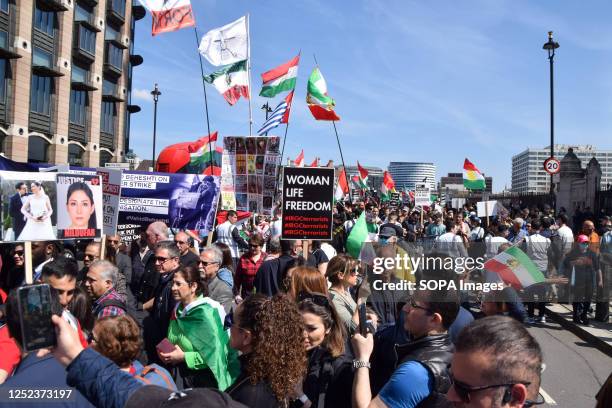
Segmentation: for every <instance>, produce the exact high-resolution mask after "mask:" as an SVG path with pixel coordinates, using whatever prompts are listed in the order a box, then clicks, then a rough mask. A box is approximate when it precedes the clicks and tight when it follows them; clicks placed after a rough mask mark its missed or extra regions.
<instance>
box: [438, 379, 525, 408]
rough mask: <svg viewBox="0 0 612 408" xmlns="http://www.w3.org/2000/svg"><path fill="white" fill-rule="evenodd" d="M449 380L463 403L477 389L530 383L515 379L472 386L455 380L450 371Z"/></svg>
mask: <svg viewBox="0 0 612 408" xmlns="http://www.w3.org/2000/svg"><path fill="white" fill-rule="evenodd" d="M450 380H451V382H452V383H453V387H455V392H456V393H457V396H458V397H459V398H460V399H461V401H462V402H464V403H469V402H470V400H471V398H470V394H472V393H473V392H478V391H482V390H488V389H490V388H499V387H514V386H515V385H516V384H523V385H524V386H526V387H527V386H529V384H531V383H530V382H528V381H517V382H513V383H504V384H491V385H482V386H480V387H473V386H471V385H469V384H466V383H464V382H461V381H459V380H457V379H456V378H455V377H453V374H452V372H451V373H450ZM530 402H531V405H534V403H533V401H530Z"/></svg>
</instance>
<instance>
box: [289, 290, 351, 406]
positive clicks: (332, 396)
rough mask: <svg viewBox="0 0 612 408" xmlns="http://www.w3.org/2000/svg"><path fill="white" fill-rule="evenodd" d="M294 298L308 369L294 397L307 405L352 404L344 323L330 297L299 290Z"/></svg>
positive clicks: (349, 358)
mask: <svg viewBox="0 0 612 408" xmlns="http://www.w3.org/2000/svg"><path fill="white" fill-rule="evenodd" d="M297 300H298V309H299V311H300V313H301V314H302V319H303V320H304V326H305V327H304V345H305V347H306V352H307V354H308V370H307V373H306V377H305V379H304V382H303V384H302V387H303V388H302V390H303V393H302V392H301V391H302V390H300V389H298V390H297V395H296V396H297V397H298V399H299V400H300V401H301V402H302V403H303V404H304V405H303V406H306V407H308V406H310V407H314V408H323V407H334V408H337V407H351V398H349V396H350V395H351V389H352V384H353V368H352V357H351V356H349V355H347V354H346V353H345V350H346V348H345V330H344V326H343V325H342V322H341V321H340V318H339V317H338V314H337V313H336V310H335V309H334V307H333V305H332V303H331V300H330V299H329V297H328V296H327V295H325V294H323V293H308V292H301V293H299V294H298V298H297ZM308 401H309V402H308ZM309 404H310V405H309ZM295 406H296V407H298V406H300V404H299V403H297V405H295Z"/></svg>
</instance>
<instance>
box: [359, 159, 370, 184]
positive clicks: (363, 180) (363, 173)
mask: <svg viewBox="0 0 612 408" xmlns="http://www.w3.org/2000/svg"><path fill="white" fill-rule="evenodd" d="M357 170H359V186H360V187H361V189H362V190H367V189H368V174H369V173H368V171H367V170H366V169H364V168H363V167H361V164H359V162H357Z"/></svg>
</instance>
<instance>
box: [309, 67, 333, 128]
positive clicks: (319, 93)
mask: <svg viewBox="0 0 612 408" xmlns="http://www.w3.org/2000/svg"><path fill="white" fill-rule="evenodd" d="M306 103H307V104H308V109H310V112H311V113H312V116H314V118H315V119H316V120H333V121H336V120H340V117H339V116H338V115H336V112H335V111H334V106H335V105H336V103H335V102H334V100H333V99H332V98H330V97H329V95H327V83H326V82H325V78H323V75H322V74H321V71H319V68H318V67H317V68H315V69H314V70H313V71H312V74H310V78H308V87H307V93H306Z"/></svg>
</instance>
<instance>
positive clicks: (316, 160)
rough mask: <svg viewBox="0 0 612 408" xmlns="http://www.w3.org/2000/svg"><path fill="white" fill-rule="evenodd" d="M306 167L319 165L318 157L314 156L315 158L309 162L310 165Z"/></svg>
mask: <svg viewBox="0 0 612 408" xmlns="http://www.w3.org/2000/svg"><path fill="white" fill-rule="evenodd" d="M308 167H319V158H318V157H315V159H314V160H313V161H312V163H310V166H308Z"/></svg>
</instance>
